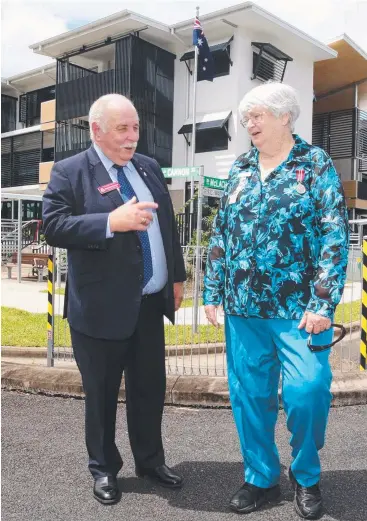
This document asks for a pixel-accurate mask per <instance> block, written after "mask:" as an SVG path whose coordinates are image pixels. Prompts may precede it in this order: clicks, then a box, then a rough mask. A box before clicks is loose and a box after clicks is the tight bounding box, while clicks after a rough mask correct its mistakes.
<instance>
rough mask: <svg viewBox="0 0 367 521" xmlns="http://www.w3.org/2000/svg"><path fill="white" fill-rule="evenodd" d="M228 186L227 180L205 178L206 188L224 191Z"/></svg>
mask: <svg viewBox="0 0 367 521" xmlns="http://www.w3.org/2000/svg"><path fill="white" fill-rule="evenodd" d="M226 184H227V179H219V178H218V177H205V176H204V187H205V188H214V189H216V190H224V188H225V186H226Z"/></svg>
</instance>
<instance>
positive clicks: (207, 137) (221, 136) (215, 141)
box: [178, 110, 231, 153]
mask: <svg viewBox="0 0 367 521" xmlns="http://www.w3.org/2000/svg"><path fill="white" fill-rule="evenodd" d="M230 116H231V111H230V110H226V111H224V112H214V113H207V114H201V115H200V114H197V117H196V124H195V128H196V136H195V137H196V140H195V152H196V153H201V152H215V151H217V150H227V149H228V140H231V136H230V135H229V132H228V121H229V118H230ZM192 127H193V124H192V120H190V119H189V120H187V121H186V122H185V123H184V124H183V125H182V127H181V128H180V130H179V131H178V133H179V134H183V136H184V137H185V139H186V142H187V144H188V145H189V146H191V141H192Z"/></svg>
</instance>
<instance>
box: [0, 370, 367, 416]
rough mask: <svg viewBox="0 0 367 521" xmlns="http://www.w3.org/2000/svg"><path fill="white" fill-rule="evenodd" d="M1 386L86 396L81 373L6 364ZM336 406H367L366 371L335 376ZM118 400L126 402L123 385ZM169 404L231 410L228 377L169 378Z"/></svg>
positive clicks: (67, 395) (334, 398)
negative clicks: (227, 408)
mask: <svg viewBox="0 0 367 521" xmlns="http://www.w3.org/2000/svg"><path fill="white" fill-rule="evenodd" d="M1 377H2V387H3V388H5V389H8V390H18V391H26V392H34V393H43V394H49V395H53V396H66V397H75V398H82V397H84V393H83V387H82V382H81V377H80V374H79V371H77V370H76V369H59V368H55V367H53V368H49V367H40V366H33V365H24V364H15V363H7V362H3V363H2V367H1ZM331 391H332V393H333V402H332V405H333V406H334V407H341V406H345V405H364V404H367V372H365V373H355V374H342V373H340V374H334V379H333V383H332V388H331ZM119 400H120V401H125V388H124V382H122V384H121V388H120V394H119ZM165 403H166V405H180V406H182V405H184V406H196V407H230V401H229V393H228V387H227V378H226V377H223V376H176V375H168V376H167V391H166V399H165Z"/></svg>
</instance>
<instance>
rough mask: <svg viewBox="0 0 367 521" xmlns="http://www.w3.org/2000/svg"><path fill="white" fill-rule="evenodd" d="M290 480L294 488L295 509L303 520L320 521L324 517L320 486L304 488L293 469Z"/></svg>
mask: <svg viewBox="0 0 367 521" xmlns="http://www.w3.org/2000/svg"><path fill="white" fill-rule="evenodd" d="M289 479H290V480H291V483H292V485H293V488H294V491H295V493H294V508H295V510H296V512H297V514H298V515H299V516H300V517H302V518H303V519H319V518H320V517H321V515H322V512H323V509H322V497H321V492H320V488H319V484H318V483H316V485H313V486H312V487H302V486H301V485H300V484H299V483H298V482H297V480H296V478H295V477H294V475H293V472H292V470H291V469H289Z"/></svg>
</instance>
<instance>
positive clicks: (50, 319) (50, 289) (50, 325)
mask: <svg viewBox="0 0 367 521" xmlns="http://www.w3.org/2000/svg"><path fill="white" fill-rule="evenodd" d="M54 251H55V250H54V248H52V250H51V253H50V255H49V256H48V263H47V267H48V279H47V298H48V305H47V366H48V367H53V366H54V297H55V288H54Z"/></svg>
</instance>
